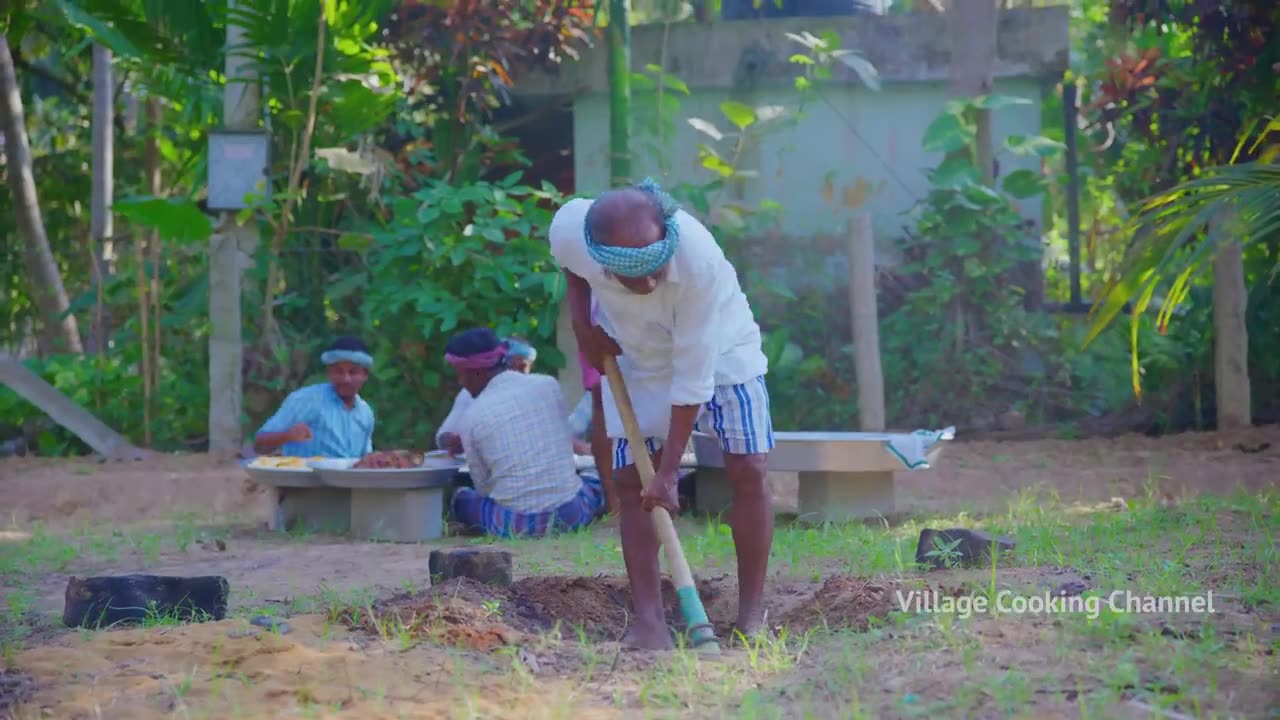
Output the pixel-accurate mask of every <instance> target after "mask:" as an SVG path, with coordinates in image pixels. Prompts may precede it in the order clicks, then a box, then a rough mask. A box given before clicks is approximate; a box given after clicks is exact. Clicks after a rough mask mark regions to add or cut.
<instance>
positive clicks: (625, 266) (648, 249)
mask: <svg viewBox="0 0 1280 720" xmlns="http://www.w3.org/2000/svg"><path fill="white" fill-rule="evenodd" d="M636 187H637V188H638V189H640V190H643V191H645V192H647V193H649V194H650V195H652V196H653V197H654V198H655V199H656V200H657V201H658V204H659V205H661V206H662V218H663V221H664V228H665V232H663V234H662V239H661V240H659V241H657V242H655V243H652V244H650V245H646V246H644V247H639V248H631V247H614V246H612V245H602V244H600V243H598V242H596V241H595V239H594V238H592V237H591V224H590V222H587V223H585V225H586V226H585V227H584V228H583V233H584V235H585V236H586V238H587V253H588V254H590V255H591V259H592V260H595V261H596V262H598V263H600V265H601V266H603V267H604V268H605V269H606V270H608V271H610V272H612V273H613V274H615V275H621V276H622V277H629V278H638V277H647V276H649V275H652V274H654V273H656V272H658V271H659V270H661V269H662V266H663V265H666V264H667V262H668V261H670V260H671V256H672V255H675V254H676V247H678V246H679V245H680V225H679V223H678V222H677V221H676V211H677V210H679V209H680V206H679V205H678V204H677V203H676V201H675V199H674V198H672V197H671V196H670V195H668V194H667V193H666V192H664V191H663V190H662V188H661V187H659V186H658V183H656V182H654V180H653V178H645V180H644V182H642V183H640V184H639V185H637V186H636Z"/></svg>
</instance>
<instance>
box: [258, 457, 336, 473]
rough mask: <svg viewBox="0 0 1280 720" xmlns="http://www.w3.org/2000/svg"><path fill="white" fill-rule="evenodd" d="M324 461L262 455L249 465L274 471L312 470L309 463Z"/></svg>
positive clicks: (317, 458)
mask: <svg viewBox="0 0 1280 720" xmlns="http://www.w3.org/2000/svg"><path fill="white" fill-rule="evenodd" d="M323 459H324V458H323V457H318V456H317V457H309V458H304V457H292V456H284V457H277V456H272V455H261V456H259V457H257V458H254V460H253V462H251V463H249V467H255V468H269V469H272V470H310V469H311V465H310V464H309V463H310V462H311V461H313V460H323Z"/></svg>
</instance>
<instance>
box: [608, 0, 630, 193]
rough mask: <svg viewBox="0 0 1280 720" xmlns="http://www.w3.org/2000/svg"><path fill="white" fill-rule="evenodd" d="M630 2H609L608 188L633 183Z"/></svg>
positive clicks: (615, 0) (621, 0)
mask: <svg viewBox="0 0 1280 720" xmlns="http://www.w3.org/2000/svg"><path fill="white" fill-rule="evenodd" d="M630 4H631V3H630V0H610V2H609V29H608V40H609V68H608V71H609V185H610V186H611V187H619V186H621V185H626V184H628V183H630V182H631V9H630Z"/></svg>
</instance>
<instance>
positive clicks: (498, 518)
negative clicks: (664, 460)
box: [445, 328, 605, 537]
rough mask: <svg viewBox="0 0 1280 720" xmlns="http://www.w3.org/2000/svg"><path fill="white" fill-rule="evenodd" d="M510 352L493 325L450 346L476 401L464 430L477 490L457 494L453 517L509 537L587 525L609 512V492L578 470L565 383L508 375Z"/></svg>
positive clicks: (447, 353)
mask: <svg viewBox="0 0 1280 720" xmlns="http://www.w3.org/2000/svg"><path fill="white" fill-rule="evenodd" d="M506 351H507V348H506V346H505V344H504V343H502V342H501V341H500V340H499V339H498V336H497V335H495V334H494V333H493V331H492V330H490V329H488V328H475V329H473V330H467V331H466V332H463V333H461V334H459V335H455V336H454V337H453V338H452V339H451V340H450V341H449V344H448V345H446V346H445V360H447V361H448V362H449V364H450V365H452V366H453V368H454V370H455V371H456V372H457V374H458V381H459V382H460V383H461V384H462V386H463V387H464V388H465V389H466V390H467V392H468V393H470V395H471V396H472V397H473V398H475V399H474V400H472V402H471V403H470V405H469V406H468V407H467V408H466V410H465V413H466V415H465V417H464V418H463V419H462V422H461V423H460V425H461V427H460V433H459V434H460V436H461V444H462V450H463V451H464V452H465V453H466V454H467V466H468V467H469V468H470V470H471V480H472V482H473V484H474V485H475V489H474V490H472V489H471V488H459V489H458V490H457V492H455V493H454V496H453V503H452V509H453V519H454V520H455V521H457V522H459V523H462V524H463V525H464V526H466V527H467V529H469V530H472V531H482V532H485V533H488V534H491V535H498V536H502V537H510V536H513V535H545V534H546V533H547V532H548V531H550V530H553V529H554V530H575V529H577V528H580V527H584V526H586V525H587V524H589V523H590V522H591V521H592V520H594V519H595V518H596V516H598V515H599V514H600V511H601V510H602V509H603V508H604V504H605V502H604V490H603V489H602V488H601V486H600V481H599V480H598V479H595V478H592V477H580V476H579V475H578V473H577V471H576V469H575V465H574V458H573V453H572V452H571V451H570V448H571V447H572V443H573V441H572V434H573V431H572V430H570V428H569V420H568V415H569V411H568V408H567V407H566V404H565V401H564V395H563V394H562V393H561V392H560V383H559V382H557V381H556V380H555V378H553V377H551V376H549V375H533V374H525V373H519V372H514V371H511V370H508V369H507V366H506V358H505V356H506Z"/></svg>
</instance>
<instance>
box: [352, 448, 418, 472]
mask: <svg viewBox="0 0 1280 720" xmlns="http://www.w3.org/2000/svg"><path fill="white" fill-rule="evenodd" d="M422 461H423V455H422V453H420V452H417V451H415V450H380V451H378V452H375V453H370V454H368V455H365V456H364V457H362V458H360V461H359V462H357V463H356V464H355V467H357V468H360V469H362V470H408V469H409V468H416V467H420V466H421V465H422Z"/></svg>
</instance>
